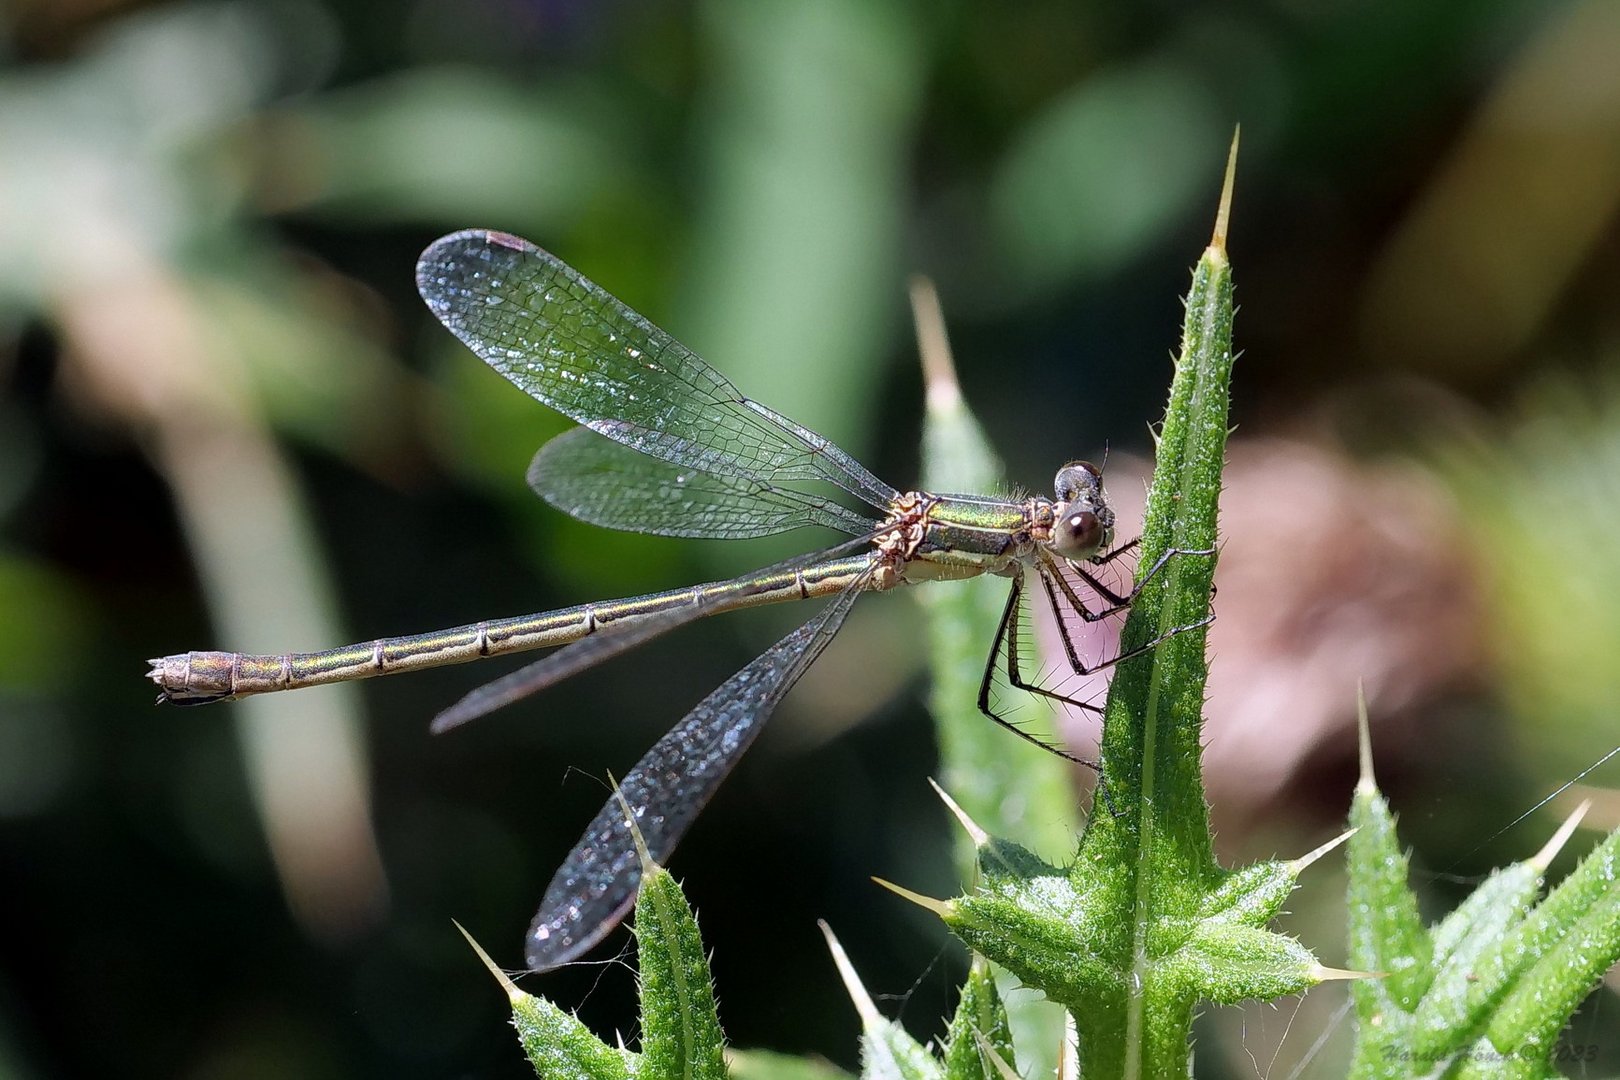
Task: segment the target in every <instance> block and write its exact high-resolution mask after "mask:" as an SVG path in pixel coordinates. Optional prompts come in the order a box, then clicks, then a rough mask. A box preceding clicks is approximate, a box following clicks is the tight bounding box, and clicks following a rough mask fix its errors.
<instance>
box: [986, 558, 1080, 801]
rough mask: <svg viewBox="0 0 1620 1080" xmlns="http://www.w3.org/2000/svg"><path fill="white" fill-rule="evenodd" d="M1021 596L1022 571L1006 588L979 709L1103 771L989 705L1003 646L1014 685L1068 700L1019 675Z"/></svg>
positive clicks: (1041, 743) (1051, 750) (1016, 731)
mask: <svg viewBox="0 0 1620 1080" xmlns="http://www.w3.org/2000/svg"><path fill="white" fill-rule="evenodd" d="M1023 597H1024V577H1023V575H1022V574H1018V575H1015V576H1014V577H1013V579H1012V588H1011V589H1009V590H1008V592H1007V606H1006V607H1005V608H1004V609H1003V610H1002V612H1001V625H999V626H997V627H996V636H995V638H994V640H992V641H991V643H990V656H989V659H988V660H986V661H985V665H984V678H983V680H981V681H980V683H979V711H980V712H982V713H984V715H985V716H988V717H989V718H990V719H991V720H993V721H995V722H996V723H997V724H999V725H1000V726H1002V727H1003V728H1006V729H1007V730H1008V731H1010V732H1012V733H1013V734H1014V735H1017V736H1018V737H1019V738H1020V739H1023V740H1024V741H1025V742H1029V743H1034V744H1035V745H1036V746H1038V747H1040V748H1041V749H1042V750H1045V751H1047V752H1048V753H1052V754H1056V755H1057V756H1058V757H1061V758H1067V759H1068V760H1069V761H1072V762H1074V763H1076V764H1077V765H1084V766H1086V767H1087V768H1089V769H1094V770H1096V771H1097V772H1099V773H1100V772H1101V771H1102V767H1101V766H1100V765H1098V764H1097V763H1096V762H1094V761H1088V760H1086V759H1085V758H1082V757H1077V756H1075V755H1074V754H1071V753H1069V752H1068V751H1066V750H1062V749H1060V748H1058V747H1056V746H1052V745H1051V744H1049V743H1047V742H1046V741H1044V740H1042V739H1038V738H1036V737H1035V736H1034V735H1031V734H1030V733H1029V732H1027V731H1025V730H1024V729H1023V728H1021V727H1019V726H1018V725H1017V724H1014V723H1013V722H1012V721H1010V720H1008V719H1006V718H1005V717H1003V716H1000V715H998V714H997V713H996V711H995V710H994V709H992V708H991V707H990V686H991V683H992V681H993V680H994V678H995V673H996V661H997V659H999V658H1000V656H1001V650H1002V648H1003V647H1006V648H1007V676H1008V678H1009V679H1010V680H1011V681H1012V683H1013V685H1014V686H1016V687H1018V688H1019V689H1020V690H1030V691H1033V692H1035V693H1038V694H1042V695H1044V696H1046V697H1052V698H1056V699H1057V700H1059V701H1069V699H1068V698H1065V697H1063V696H1061V695H1059V694H1054V693H1052V692H1051V691H1050V690H1043V689H1041V688H1039V687H1034V686H1031V685H1029V684H1026V683H1025V682H1024V681H1023V679H1022V677H1021V676H1020V675H1019V674H1018V614H1019V610H1020V608H1021V607H1022V605H1023ZM1070 704H1075V705H1082V707H1084V708H1091V709H1096V706H1095V705H1090V704H1082V703H1081V702H1070Z"/></svg>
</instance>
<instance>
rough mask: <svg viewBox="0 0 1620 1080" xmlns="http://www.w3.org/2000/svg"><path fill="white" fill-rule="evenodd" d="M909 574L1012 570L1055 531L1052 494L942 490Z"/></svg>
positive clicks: (930, 576)
mask: <svg viewBox="0 0 1620 1080" xmlns="http://www.w3.org/2000/svg"><path fill="white" fill-rule="evenodd" d="M933 499H934V501H933V502H932V503H931V504H930V505H929V507H928V509H927V512H926V520H925V523H924V531H923V539H922V542H921V543H920V544H918V545H917V547H916V550H915V551H914V552H913V553H912V558H913V560H914V561H913V562H912V564H911V566H910V567H909V568H908V570H907V574H906V576H907V577H908V578H909V579H910V580H913V581H925V580H946V579H957V578H966V577H974V576H977V575H979V574H1003V575H1005V574H1009V573H1013V572H1014V570H1015V569H1016V567H1017V566H1018V565H1019V564H1020V563H1021V562H1022V561H1023V560H1024V559H1026V558H1027V557H1028V556H1029V554H1030V552H1031V551H1032V550H1033V548H1034V546H1035V544H1036V543H1037V541H1038V540H1040V539H1041V538H1042V536H1043V535H1044V534H1045V533H1046V532H1047V531H1049V529H1050V526H1051V521H1052V504H1051V502H1050V501H1049V500H1046V499H1040V498H1036V499H1030V500H1028V501H1026V502H1009V501H1007V500H1005V499H991V498H986V497H985V496H982V495H938V496H934V497H933Z"/></svg>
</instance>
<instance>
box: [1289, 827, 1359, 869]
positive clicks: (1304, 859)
mask: <svg viewBox="0 0 1620 1080" xmlns="http://www.w3.org/2000/svg"><path fill="white" fill-rule="evenodd" d="M1354 835H1356V830H1355V829H1350V830H1348V831H1346V832H1342V833H1340V834H1339V835H1338V836H1335V837H1334V838H1333V839H1332V840H1329V841H1328V842H1327V843H1325V844H1323V845H1322V846H1321V847H1319V848H1316V849H1315V850H1312V851H1307V852H1306V853H1305V854H1303V855H1301V856H1300V857H1299V858H1297V859H1295V860H1294V861H1293V862H1291V863H1289V864H1288V865H1289V868H1290V869H1291V870H1293V871H1294V873H1295V874H1296V875H1298V874H1300V873H1302V872H1303V871H1304V870H1305V868H1306V867H1307V866H1309V865H1311V863H1313V862H1315V861H1316V860H1317V859H1320V858H1321V857H1322V856H1324V855H1326V854H1327V853H1328V852H1330V851H1332V850H1333V849H1334V848H1336V847H1338V846H1339V845H1340V844H1342V843H1344V842H1345V841H1346V840H1348V839H1350V838H1351V837H1352V836H1354Z"/></svg>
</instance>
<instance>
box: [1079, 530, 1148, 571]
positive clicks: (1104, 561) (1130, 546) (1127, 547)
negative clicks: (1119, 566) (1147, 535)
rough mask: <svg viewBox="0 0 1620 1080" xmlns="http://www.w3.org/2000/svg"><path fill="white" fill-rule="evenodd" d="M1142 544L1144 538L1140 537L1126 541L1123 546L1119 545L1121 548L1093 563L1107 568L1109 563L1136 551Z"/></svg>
mask: <svg viewBox="0 0 1620 1080" xmlns="http://www.w3.org/2000/svg"><path fill="white" fill-rule="evenodd" d="M1141 543H1142V538H1141V537H1140V536H1138V537H1137V538H1136V539H1134V540H1127V541H1125V542H1124V543H1123V544H1121V545H1119V547H1117V548H1115V549H1114V550H1113V551H1110V552H1109V553H1108V554H1106V555H1103V556H1100V557H1099V558H1096V559H1093V560H1091V561H1092V562H1094V563H1096V564H1097V565H1098V566H1107V565H1108V564H1109V563H1111V562H1113V561H1114V560H1115V559H1117V558H1119V557H1120V556H1121V555H1123V554H1125V553H1126V552H1127V551H1135V550H1136V548H1137V547H1138V546H1140V545H1141Z"/></svg>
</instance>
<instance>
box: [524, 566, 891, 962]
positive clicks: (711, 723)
mask: <svg viewBox="0 0 1620 1080" xmlns="http://www.w3.org/2000/svg"><path fill="white" fill-rule="evenodd" d="M862 587H863V584H862V583H861V582H859V581H857V582H855V583H854V584H853V585H851V586H850V587H849V588H848V589H846V590H844V591H843V592H842V593H839V594H838V596H837V597H836V598H834V599H833V601H832V602H831V603H830V604H828V605H827V606H826V608H824V609H823V610H822V611H821V613H820V614H819V615H817V616H816V617H815V618H814V619H812V620H811V621H810V622H808V623H806V624H805V625H803V626H801V627H799V628H798V629H797V630H795V631H793V633H791V634H789V635H788V636H787V637H785V638H783V639H782V640H781V641H779V642H777V643H776V644H775V645H773V646H771V647H770V648H769V649H767V650H766V651H765V652H764V653H762V654H760V656H758V657H757V658H756V659H755V660H754V661H753V662H752V663H750V664H749V665H748V666H747V667H745V668H743V669H742V670H741V671H739V672H737V674H735V675H733V676H732V677H731V678H729V679H727V680H726V681H725V682H724V683H722V684H721V686H720V687H719V689H717V690H715V691H714V693H712V694H710V695H709V696H708V697H707V698H704V699H703V701H702V702H701V703H700V704H699V705H698V706H697V708H695V709H693V710H692V711H691V712H690V713H688V714H687V715H686V718H685V719H684V720H682V721H681V722H680V723H679V724H677V725H675V727H674V728H672V729H671V730H670V731H669V733H668V734H666V735H665V736H664V737H663V738H661V739H659V740H658V742H656V743H655V744H653V748H652V749H651V750H649V751H647V753H646V756H644V757H643V758H642V759H641V760H640V761H638V762H636V765H635V768H633V769H631V770H630V772H629V773H628V774H626V775H625V777H624V779H623V781H621V782H620V784H619V791H618V793H617V794H615V795H614V796H613V797H612V798H610V799H608V801H607V804H606V805H605V806H603V807H602V809H601V811H600V812H599V813H598V814H597V815H596V817H595V818H594V819H593V820H592V821H591V823H590V825H589V826H588V827H587V828H586V830H585V835H584V836H582V837H581V838H580V840H579V843H577V844H575V845H574V850H573V851H571V852H570V853H569V855H568V858H567V859H566V860H565V861H564V862H563V864H562V867H561V869H559V870H558V871H557V874H556V876H555V877H553V878H552V879H551V885H550V887H548V888H547V889H546V895H545V899H544V900H542V901H541V902H540V911H539V913H538V914H537V915H536V916H535V918H534V923H533V925H531V926H530V928H529V937H528V943H527V949H526V951H525V956H526V958H527V960H528V964H529V967H530V968H531V969H533V970H535V971H546V970H549V969H551V968H554V967H559V966H561V965H562V964H566V963H568V962H569V961H571V960H573V959H575V958H577V957H578V956H579V955H580V954H581V953H583V952H585V951H586V950H587V949H589V948H590V947H591V946H593V945H595V944H596V943H597V942H598V941H601V940H602V938H603V936H605V935H606V934H607V933H608V931H610V930H612V929H613V927H615V926H617V925H618V923H619V920H620V919H622V918H624V916H625V913H626V912H628V911H629V910H630V907H631V905H632V904H634V903H635V899H636V890H637V889H638V888H639V887H640V884H641V858H640V855H639V853H638V852H637V850H636V842H635V835H634V833H633V832H632V825H631V824H630V822H629V821H627V820H626V816H625V811H626V808H627V807H628V809H629V813H630V815H631V817H632V818H633V820H634V826H633V827H634V829H636V830H639V832H640V833H641V836H642V839H643V842H644V843H645V845H646V848H647V852H648V854H649V855H650V856H651V858H652V859H653V861H654V862H658V863H663V862H664V861H666V860H667V859H668V858H669V856H670V853H671V852H673V851H674V850H675V845H676V844H677V843H679V842H680V839H681V837H682V836H683V835H685V833H686V830H687V828H688V827H690V826H691V824H692V822H693V821H694V820H696V818H697V815H698V813H699V811H701V810H702V809H703V807H704V805H705V804H707V803H708V801H709V798H710V797H711V796H712V795H713V794H714V792H715V789H716V788H718V787H719V786H720V782H721V781H722V780H724V779H725V778H726V776H727V775H728V774H729V773H730V772H731V770H732V768H733V767H734V766H735V765H736V764H737V760H738V759H739V758H741V757H742V755H743V752H744V751H746V750H747V749H748V747H749V746H750V745H751V744H752V743H753V741H754V738H755V737H756V736H757V735H758V734H759V732H760V729H761V728H762V727H763V726H764V724H765V721H766V719H767V718H769V716H770V714H771V711H772V710H773V709H775V708H776V705H777V703H778V702H780V701H781V700H782V697H783V696H784V695H785V694H786V693H787V692H788V690H789V689H790V688H791V687H792V686H793V684H794V683H795V682H797V681H798V679H799V676H800V675H803V674H804V671H805V669H806V668H808V667H809V666H810V664H811V662H813V661H814V660H815V658H816V657H817V656H819V655H821V651H822V650H823V649H824V648H826V647H827V643H828V642H829V641H831V640H832V636H833V634H835V633H837V631H838V627H839V626H840V625H842V623H843V621H844V617H845V616H846V615H848V614H849V609H850V606H851V605H853V604H854V602H855V598H856V597H857V596H859V595H860V592H861V589H862Z"/></svg>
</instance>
